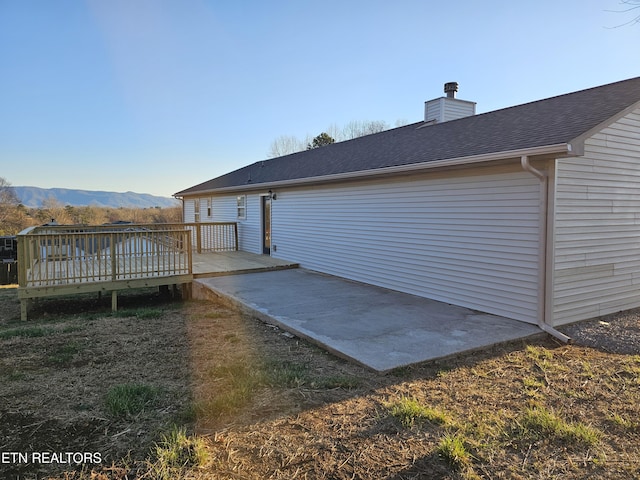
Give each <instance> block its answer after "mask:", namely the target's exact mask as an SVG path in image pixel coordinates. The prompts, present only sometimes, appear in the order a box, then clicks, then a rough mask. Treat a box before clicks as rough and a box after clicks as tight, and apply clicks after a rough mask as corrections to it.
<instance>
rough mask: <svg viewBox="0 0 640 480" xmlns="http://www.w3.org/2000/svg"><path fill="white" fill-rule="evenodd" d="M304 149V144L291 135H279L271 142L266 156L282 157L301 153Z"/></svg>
mask: <svg viewBox="0 0 640 480" xmlns="http://www.w3.org/2000/svg"><path fill="white" fill-rule="evenodd" d="M305 147H306V143H304V142H303V141H301V140H300V139H298V138H296V137H294V136H293V135H281V136H279V137H278V138H276V139H275V140H274V141H273V142H271V146H270V147H269V152H267V156H268V157H269V158H275V157H282V156H283V155H289V154H290V153H296V152H301V151H302V150H304V149H305Z"/></svg>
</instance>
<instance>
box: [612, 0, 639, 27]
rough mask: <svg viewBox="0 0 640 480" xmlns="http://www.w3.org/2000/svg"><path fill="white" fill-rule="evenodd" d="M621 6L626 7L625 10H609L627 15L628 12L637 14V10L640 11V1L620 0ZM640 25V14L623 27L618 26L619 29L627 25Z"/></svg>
mask: <svg viewBox="0 0 640 480" xmlns="http://www.w3.org/2000/svg"><path fill="white" fill-rule="evenodd" d="M620 4H621V5H624V7H626V8H624V7H623V8H624V9H623V10H609V11H615V12H616V13H627V12H635V11H636V10H639V9H640V0H620ZM638 23H640V14H638V15H635V16H634V17H633V18H632V19H631V20H629V21H628V22H625V23H623V24H621V25H618V27H623V26H625V25H635V24H638Z"/></svg>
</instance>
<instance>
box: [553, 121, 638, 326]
mask: <svg viewBox="0 0 640 480" xmlns="http://www.w3.org/2000/svg"><path fill="white" fill-rule="evenodd" d="M554 264H555V265H554V287H553V288H554V291H553V293H554V309H553V311H554V323H555V324H556V325H561V324H565V323H569V322H574V321H578V320H583V319H587V318H592V317H597V316H600V315H605V314H608V313H612V312H617V311H620V310H626V309H630V308H635V307H638V306H640V289H639V288H638V287H639V285H640V109H637V110H636V111H635V112H633V113H631V114H629V115H626V116H625V117H623V118H622V119H620V120H619V121H617V122H615V123H614V124H612V125H611V126H609V127H607V128H605V129H603V130H602V131H601V132H599V133H597V134H596V135H594V136H592V137H591V138H589V139H588V140H587V141H586V143H585V154H584V156H583V157H579V158H574V159H561V160H558V168H557V180H556V214H555V252H554Z"/></svg>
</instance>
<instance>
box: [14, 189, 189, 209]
mask: <svg viewBox="0 0 640 480" xmlns="http://www.w3.org/2000/svg"><path fill="white" fill-rule="evenodd" d="M11 188H13V191H14V192H15V193H16V196H17V197H18V199H19V200H20V203H22V204H23V205H24V206H25V207H29V208H39V207H41V206H42V203H43V202H44V201H45V200H47V199H48V198H52V197H53V198H54V199H56V200H57V201H58V202H59V203H61V204H62V205H71V206H73V207H83V206H87V205H93V206H96V207H110V208H119V207H125V208H153V207H162V208H165V207H175V206H178V205H180V202H179V201H178V200H176V199H175V198H169V197H156V196H154V195H149V194H147V193H134V192H126V193H118V192H101V191H91V190H71V189H68V188H39V187H11Z"/></svg>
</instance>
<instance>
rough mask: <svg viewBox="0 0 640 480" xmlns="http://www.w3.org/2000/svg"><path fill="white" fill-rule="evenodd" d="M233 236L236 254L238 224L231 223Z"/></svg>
mask: <svg viewBox="0 0 640 480" xmlns="http://www.w3.org/2000/svg"><path fill="white" fill-rule="evenodd" d="M233 236H234V237H235V238H234V240H235V242H236V252H237V251H238V222H234V223H233Z"/></svg>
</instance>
